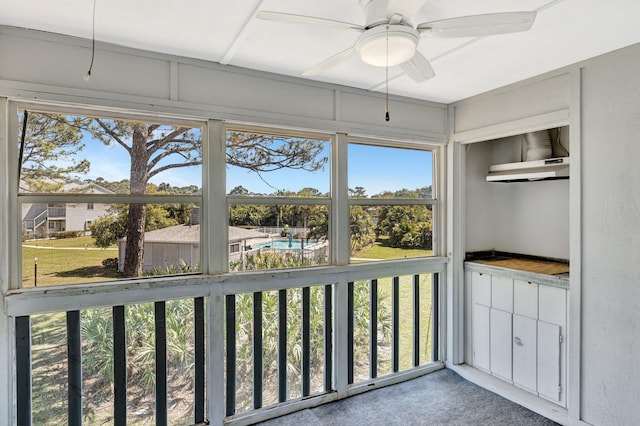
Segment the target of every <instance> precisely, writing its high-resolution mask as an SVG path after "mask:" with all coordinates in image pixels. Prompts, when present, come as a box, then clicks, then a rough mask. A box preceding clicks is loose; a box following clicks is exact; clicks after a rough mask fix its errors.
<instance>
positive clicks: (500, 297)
mask: <svg viewBox="0 0 640 426" xmlns="http://www.w3.org/2000/svg"><path fill="white" fill-rule="evenodd" d="M491 307H492V308H495V309H500V310H501V311H505V312H513V279H511V278H507V277H501V276H500V275H492V276H491Z"/></svg>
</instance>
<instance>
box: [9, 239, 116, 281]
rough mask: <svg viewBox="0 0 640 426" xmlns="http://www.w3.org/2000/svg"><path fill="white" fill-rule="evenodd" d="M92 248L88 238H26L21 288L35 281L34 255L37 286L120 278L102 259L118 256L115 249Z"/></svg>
mask: <svg viewBox="0 0 640 426" xmlns="http://www.w3.org/2000/svg"><path fill="white" fill-rule="evenodd" d="M33 246H37V248H34V247H33ZM90 248H91V249H93V250H89V249H90ZM95 248H96V247H95V245H94V244H93V239H92V238H91V237H79V238H64V239H59V240H37V241H26V242H25V243H24V244H23V247H22V287H33V286H34V284H35V272H36V270H35V258H36V257H37V258H38V269H37V285H38V286H45V285H59V284H72V283H87V282H97V281H109V280H114V279H117V278H119V274H118V272H117V271H115V270H113V269H107V268H105V267H103V266H102V261H103V260H104V259H107V258H112V257H118V251H117V250H113V249H106V250H103V249H100V250H95Z"/></svg>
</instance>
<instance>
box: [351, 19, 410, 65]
mask: <svg viewBox="0 0 640 426" xmlns="http://www.w3.org/2000/svg"><path fill="white" fill-rule="evenodd" d="M419 39H420V34H419V33H418V31H416V30H415V29H413V28H411V27H407V26H405V25H380V26H377V27H375V28H371V29H368V30H366V31H365V32H363V33H362V34H361V35H360V37H359V38H358V41H357V42H356V50H357V51H358V53H359V54H360V57H361V58H362V60H363V61H364V62H366V63H367V64H370V65H374V66H378V67H384V66H390V67H391V66H394V65H398V64H401V63H403V62H406V61H408V60H409V59H411V58H412V57H413V55H414V54H415V52H416V46H417V45H418V40H419ZM387 42H388V45H387Z"/></svg>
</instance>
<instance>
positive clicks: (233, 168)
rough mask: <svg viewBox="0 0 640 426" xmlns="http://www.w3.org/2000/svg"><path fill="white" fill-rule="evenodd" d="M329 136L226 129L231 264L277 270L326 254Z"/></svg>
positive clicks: (321, 260)
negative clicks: (235, 246) (237, 245)
mask: <svg viewBox="0 0 640 426" xmlns="http://www.w3.org/2000/svg"><path fill="white" fill-rule="evenodd" d="M330 146H331V143H330V139H329V138H328V137H327V136H325V135H316V134H304V133H292V134H287V133H277V132H264V131H256V130H253V129H247V128H230V129H228V131H227V140H226V157H227V194H228V196H227V198H228V201H229V238H230V241H239V242H240V247H241V250H239V251H238V252H233V253H232V254H231V255H230V256H229V269H230V270H231V271H242V270H250V269H280V268H290V267H302V266H315V265H322V264H327V263H328V260H329V250H330V241H329V234H328V232H329V203H330V196H331V194H330V190H329V187H330V182H331V179H330V168H329V158H330Z"/></svg>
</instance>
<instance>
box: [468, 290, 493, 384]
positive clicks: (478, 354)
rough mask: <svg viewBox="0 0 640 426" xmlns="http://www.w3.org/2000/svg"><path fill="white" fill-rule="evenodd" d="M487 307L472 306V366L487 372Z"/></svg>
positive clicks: (489, 368)
mask: <svg viewBox="0 0 640 426" xmlns="http://www.w3.org/2000/svg"><path fill="white" fill-rule="evenodd" d="M489 309H490V308H489V307H487V306H483V305H480V304H477V303H476V304H474V305H473V327H472V329H473V330H472V332H473V366H474V367H476V368H479V369H481V370H484V371H486V372H489V371H490V370H491V365H490V358H489Z"/></svg>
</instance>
